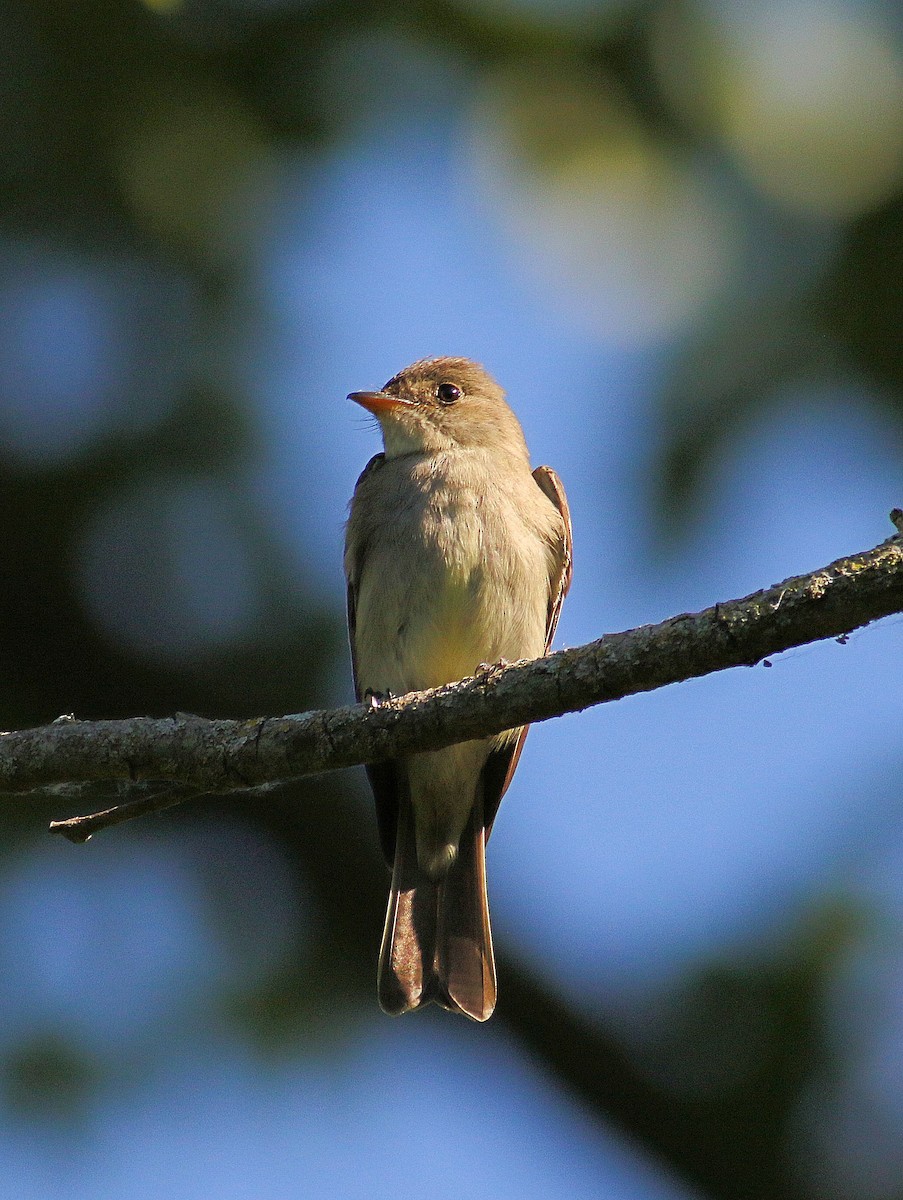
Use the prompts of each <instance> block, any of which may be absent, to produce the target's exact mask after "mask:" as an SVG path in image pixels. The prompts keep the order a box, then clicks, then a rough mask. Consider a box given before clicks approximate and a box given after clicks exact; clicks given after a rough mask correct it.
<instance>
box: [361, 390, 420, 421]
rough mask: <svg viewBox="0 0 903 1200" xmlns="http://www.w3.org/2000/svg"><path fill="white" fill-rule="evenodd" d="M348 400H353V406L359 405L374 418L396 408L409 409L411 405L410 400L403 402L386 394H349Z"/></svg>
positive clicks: (397, 397)
mask: <svg viewBox="0 0 903 1200" xmlns="http://www.w3.org/2000/svg"><path fill="white" fill-rule="evenodd" d="M348 399H349V400H353V401H354V403H355V404H360V406H361V407H362V408H366V409H367V411H368V412H372V413H373V415H374V416H376V417H378V416H379V415H380V413H388V412H392V411H393V410H394V409H397V408H409V407H410V405H411V401H410V400H403V399H402V398H401V396H390V395H389V393H388V392H350V393H349V395H348Z"/></svg>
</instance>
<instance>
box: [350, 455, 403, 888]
mask: <svg viewBox="0 0 903 1200" xmlns="http://www.w3.org/2000/svg"><path fill="white" fill-rule="evenodd" d="M385 458H386V456H385V455H384V454H374V456H373V457H372V458H371V459H370V461H369V462H368V463H367V465H366V467H364V469H363V471H361V474H360V477H359V478H358V481H357V483H356V484H355V485H354V494H355V496H356V495H357V492H358V489H359V488H360V486H361V484H362V483H363V482H364V480H365V479H367V478H368V477H369V476H370V475H372V474H373V472H374V471H378V470H379V468H380V467H381V466H382V465H383V463H384V462H385ZM365 554H366V546H362V547H361V548H360V549H359V551H358V557H357V561H356V562H353V563H352V564H351V569H350V570H349V572H348V592H347V606H348V641H349V643H350V645H351V670H352V673H353V675H354V694H355V697H356V698H357V700H358V702H359V703H360V701H361V700H363V696H362V695H361V686H360V680H359V679H358V675H357V647H356V642H357V637H356V633H357V586H358V581H359V579H360V575H361V568H362V565H363V563H362V560H363V557H364V555H365ZM365 770H366V772H367V778H368V779H369V780H370V787H371V788H372V789H373V798H374V800H375V801H376V823H377V825H378V827H379V842H380V846H381V847H382V852H383V855H384V856H385V859H386V862H387V863H388V864H389V866H390V867H391V865H392V861H393V859H394V858H395V836H396V831H397V829H398V783H397V775H396V770H395V763H394V762H393V761H391V760H390V761H388V762H380V763H367V764H366V766H365Z"/></svg>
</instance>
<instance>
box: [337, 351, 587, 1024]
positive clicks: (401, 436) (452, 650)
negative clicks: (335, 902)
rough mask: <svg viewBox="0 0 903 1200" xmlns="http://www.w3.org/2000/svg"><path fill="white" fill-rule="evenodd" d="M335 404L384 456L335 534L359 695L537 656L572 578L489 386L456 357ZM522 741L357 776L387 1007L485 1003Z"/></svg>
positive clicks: (474, 367) (567, 530)
mask: <svg viewBox="0 0 903 1200" xmlns="http://www.w3.org/2000/svg"><path fill="white" fill-rule="evenodd" d="M349 399H350V400H354V401H356V402H357V403H358V404H360V405H362V406H363V407H364V408H365V409H367V410H368V411H369V412H371V413H373V414H374V415H375V416H376V417H377V418H378V420H379V423H380V426H381V428H382V436H383V445H384V447H385V452H384V453H383V454H377V455H376V456H375V457H374V458H372V459H371V460H370V462H369V463H368V464H367V466H366V468H365V469H364V472H363V474H362V475H361V477H360V479H359V480H358V481H357V486H356V487H355V491H354V496H353V498H352V501H351V512H350V517H349V520H348V526H347V532H346V539H345V574H346V576H347V580H348V628H349V633H350V639H351V655H352V663H353V668H354V682H355V690H356V693H357V697H358V699H359V700H360V699H362V697H364V696H365V695H367V694H371V695H375V696H379V695H385V694H387V693H391V694H392V695H396V696H397V695H401V694H402V693H404V692H408V691H413V690H421V689H425V688H431V687H437V686H439V685H440V684H444V683H452V682H454V681H455V680H458V679H462V678H464V677H466V676H468V675H473V674H475V673H476V672H477V670H478V669H479V668H481V666H483V665H484V664H488V663H496V662H499V661H502V660H507V661H512V660H515V659H521V658H537V657H539V656H540V655H542V654H544V653H545V652H546V651H547V650H548V648H549V646H550V644H551V641H552V636H553V634H554V632H555V626H556V624H557V622H558V614H559V612H560V610H561V604H562V601H563V599H564V596H565V593H566V592H567V589H568V586H569V584H570V579H571V526H570V518H569V514H568V507H567V500H566V499H565V495H564V489H563V488H562V486H561V483H560V481H559V479H558V476H557V475H556V474H555V473H554V471H552V470H550V469H549V468H548V467H537V468H536V470H535V471H532V472H531V470H530V458H529V453H528V451H527V446H526V443H525V441H524V435H523V431H522V430H521V427H520V423H519V422H518V420H517V418H516V417H515V415H514V413H513V412H512V411H511V409H510V408H509V407H508V405H507V404H506V402H505V394H504V392H503V391H502V389H501V388H500V387H499V386H498V384H497V383H496V382H495V381H494V380H493V379H492V378H491V377H490V376H489V375H488V374H487V373H486V371H485V370H484V369H483V368H482V367H481V366H479V365H478V364H476V363H474V362H471V361H470V360H469V359H466V358H428V359H423V360H422V361H420V362H416V363H414V364H413V365H412V366H410V367H407V368H405V370H403V371H401V372H400V373H399V374H398V375H396V376H394V378H392V379H390V380H389V382H388V383H387V384H386V385H385V387H384V388H383V389H382V391H378V392H352V393H351V395H350V396H349ZM526 733H527V729H526V727H524V728H521V729H512V730H510V731H508V732H507V733H501V734H498V735H496V736H494V737H489V738H483V739H480V740H478V741H468V742H461V743H459V744H458V745H455V746H450V747H448V748H447V749H444V750H436V751H433V752H430V753H421V754H410V755H406V756H404V757H403V758H398V759H394V760H392V761H390V762H382V763H374V764H371V765H370V766H368V767H367V774H368V776H369V778H370V784H371V786H372V788H373V793H374V797H375V799H376V813H377V822H378V825H379V832H380V839H381V843H382V848H383V853H384V854H385V856H386V859H387V861H388V863H389V866H390V867H391V869H392V888H391V894H390V896H389V908H388V912H387V914H386V924H385V931H384V933H383V941H382V949H381V951H380V958H379V1000H380V1004H381V1005H382V1007H383V1009H384V1010H385V1011H386V1012H387V1013H402V1012H407V1011H408V1010H410V1009H414V1008H419V1007H420V1006H421V1005H423V1004H427V1003H429V1002H430V1001H435V1002H436V1003H437V1004H440V1005H442V1006H443V1007H444V1008H447V1009H450V1010H451V1011H452V1012H461V1013H465V1014H466V1015H467V1016H469V1017H472V1018H473V1019H474V1020H476V1021H485V1020H486V1018H487V1017H489V1016H490V1015H491V1013H492V1010H493V1008H494V1007H495V1001H496V978H495V962H494V959H493V954H492V934H491V932H490V927H489V905H488V901H487V896H486V859H485V844H486V839H487V838H488V837H489V832H490V829H491V828H492V822H493V820H494V818H495V814H496V812H497V810H498V806H499V802H500V801H501V798H502V796H503V795H504V792H505V789H506V788H507V786H508V784H509V782H510V781H511V776H512V775H513V774H514V769H515V767H516V766H517V760H518V758H519V756H520V752H521V748H522V746H523V743H524V738H525V736H526Z"/></svg>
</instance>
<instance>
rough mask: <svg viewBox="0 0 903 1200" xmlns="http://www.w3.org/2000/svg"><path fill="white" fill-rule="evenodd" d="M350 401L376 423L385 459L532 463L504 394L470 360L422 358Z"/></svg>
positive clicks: (491, 379) (485, 372)
mask: <svg viewBox="0 0 903 1200" xmlns="http://www.w3.org/2000/svg"><path fill="white" fill-rule="evenodd" d="M348 398H349V400H354V401H355V402H356V403H357V404H360V405H361V406H362V407H364V408H366V409H367V411H368V412H371V413H373V415H374V416H375V417H377V418H378V420H379V423H380V426H381V428H382V434H383V444H384V445H385V448H386V457H387V458H396V457H398V456H399V455H402V454H423V453H426V454H436V453H442V452H443V451H449V450H455V449H460V448H466V449H485V450H490V451H500V452H505V453H508V454H511V453H514V454H517V455H522V456H523V457H524V458H527V457H528V455H527V447H526V445H525V443H524V435H523V432H522V430H521V427H520V422H519V421H518V419H517V417H516V416H515V415H514V413H513V412H512V411H511V409H510V408H509V407H508V405H507V403H506V402H505V393H504V392H503V391H502V389H501V388H500V387H499V385H498V384H497V383H496V382H495V380H494V379H493V378H492V376H491V375H489V373H488V372H487V371H485V370H484V369H483V367H481V366H480V365H479V363H475V362H471V361H470V359H468V358H424V359H421V360H420V361H419V362H415V363H413V364H412V365H411V366H410V367H405V369H404V370H403V371H399V372H398V374H397V375H393V376H392V378H391V379H390V380H389V382H388V383H387V384H386V385H385V387H384V388H383V389H382V390H381V391H378V392H352V393H351V394H350V396H349V397H348Z"/></svg>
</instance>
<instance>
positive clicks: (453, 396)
mask: <svg viewBox="0 0 903 1200" xmlns="http://www.w3.org/2000/svg"><path fill="white" fill-rule="evenodd" d="M436 396H437V398H438V400H439V403H440V404H454V402H455V401H456V400H460V398H461V389H460V388H459V387H456V386H455V384H453V383H440V384H439V386H438V387H437V388H436Z"/></svg>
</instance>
